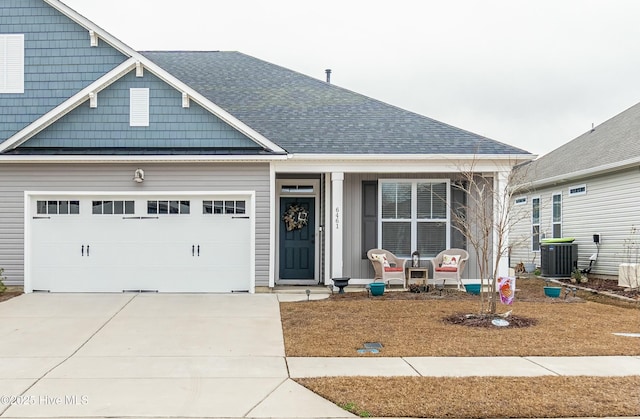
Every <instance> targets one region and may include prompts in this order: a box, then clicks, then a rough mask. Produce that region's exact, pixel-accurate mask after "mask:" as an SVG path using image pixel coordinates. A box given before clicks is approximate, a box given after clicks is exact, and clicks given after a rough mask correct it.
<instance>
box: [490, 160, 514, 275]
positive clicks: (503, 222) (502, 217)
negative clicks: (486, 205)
mask: <svg viewBox="0 0 640 419" xmlns="http://www.w3.org/2000/svg"><path fill="white" fill-rule="evenodd" d="M508 179H509V172H505V171H501V172H496V173H495V176H494V177H493V188H494V191H495V193H494V194H493V195H494V197H495V201H494V203H493V225H494V228H493V266H496V261H497V259H498V252H499V251H500V249H499V246H498V242H500V241H501V243H502V251H503V254H502V258H501V259H500V263H499V264H498V270H497V272H498V276H509V255H508V252H507V244H508V243H509V229H508V226H509V213H508V210H509V207H510V203H509V201H508V199H509V198H508V197H507V196H505V195H506V193H507V187H508V185H507V182H508ZM498 226H501V227H502V228H503V231H502V232H501V233H500V232H498V231H497V228H496V227H498ZM500 234H502V237H501V238H500V237H499V235H500Z"/></svg>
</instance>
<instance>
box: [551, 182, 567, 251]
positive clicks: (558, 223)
mask: <svg viewBox="0 0 640 419" xmlns="http://www.w3.org/2000/svg"><path fill="white" fill-rule="evenodd" d="M556 196H559V197H560V217H559V218H560V220H559V221H556V220H555V218H556V214H555V212H556V206H555V198H556ZM563 212H564V211H562V192H554V193H553V194H552V195H551V235H552V236H553V238H554V239H557V238H560V237H562V216H563V214H562V213H563ZM556 225H558V226H560V236H559V237H556V235H555V226H556Z"/></svg>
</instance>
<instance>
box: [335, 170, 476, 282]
mask: <svg viewBox="0 0 640 419" xmlns="http://www.w3.org/2000/svg"><path fill="white" fill-rule="evenodd" d="M453 178H455V174H432V173H428V174H425V173H415V174H409V175H407V174H384V175H378V174H375V173H346V174H345V177H344V198H343V199H344V201H343V203H344V211H343V225H344V231H343V234H344V237H343V240H344V242H343V249H344V250H343V260H344V264H343V272H344V275H345V276H348V277H351V278H360V279H363V278H373V277H374V272H373V267H372V266H371V262H370V261H369V260H368V259H363V254H364V253H365V252H366V251H367V250H369V249H363V248H362V181H364V180H379V179H453ZM379 234H380V232H378V235H379ZM466 250H467V251H468V252H469V262H467V268H466V269H465V274H464V278H478V277H479V274H478V268H477V260H476V255H475V252H474V250H473V248H469V249H466ZM430 277H432V276H430Z"/></svg>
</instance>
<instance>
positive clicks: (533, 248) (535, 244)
mask: <svg viewBox="0 0 640 419" xmlns="http://www.w3.org/2000/svg"><path fill="white" fill-rule="evenodd" d="M536 201H537V202H538V222H537V223H534V220H533V209H534V208H533V206H534V205H535V203H536ZM541 202H542V201H541V199H540V197H539V196H534V197H532V198H531V251H532V252H539V251H540V235H541V234H542V232H541V231H540V220H541V219H542V205H541ZM536 226H537V227H538V241H537V242H536V236H535V234H534V233H533V229H534V228H535V227H536ZM536 247H537V248H536Z"/></svg>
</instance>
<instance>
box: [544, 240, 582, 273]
mask: <svg viewBox="0 0 640 419" xmlns="http://www.w3.org/2000/svg"><path fill="white" fill-rule="evenodd" d="M540 265H541V266H540V267H541V271H542V276H551V277H570V276H571V272H573V270H574V269H576V268H577V267H578V244H577V243H576V244H574V243H540Z"/></svg>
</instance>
